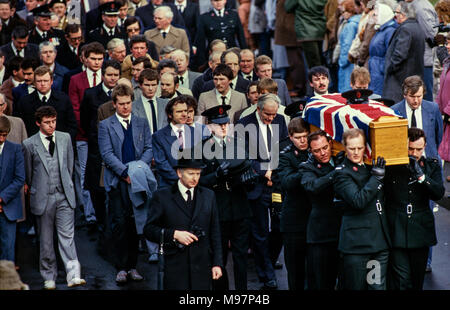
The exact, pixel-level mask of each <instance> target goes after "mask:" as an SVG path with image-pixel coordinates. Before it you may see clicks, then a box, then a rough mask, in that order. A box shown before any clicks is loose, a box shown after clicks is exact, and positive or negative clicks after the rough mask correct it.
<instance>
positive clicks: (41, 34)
mask: <svg viewBox="0 0 450 310" xmlns="http://www.w3.org/2000/svg"><path fill="white" fill-rule="evenodd" d="M36 31H37V33H39V35H40V36H41V37H43V36H44V31H41V30H39V28H38V27H36ZM46 32H47V35H48V31H46Z"/></svg>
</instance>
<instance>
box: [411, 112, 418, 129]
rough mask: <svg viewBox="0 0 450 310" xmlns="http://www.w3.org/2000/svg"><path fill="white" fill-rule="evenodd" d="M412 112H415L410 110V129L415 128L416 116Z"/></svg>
mask: <svg viewBox="0 0 450 310" xmlns="http://www.w3.org/2000/svg"><path fill="white" fill-rule="evenodd" d="M414 112H416V110H412V115H411V128H412V127H417V121H416V116H415V115H414Z"/></svg>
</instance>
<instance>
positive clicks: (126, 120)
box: [123, 119, 130, 130]
mask: <svg viewBox="0 0 450 310" xmlns="http://www.w3.org/2000/svg"><path fill="white" fill-rule="evenodd" d="M123 121H124V122H125V124H127V128H125V129H126V130H128V127H130V120H128V119H124V120H123Z"/></svg>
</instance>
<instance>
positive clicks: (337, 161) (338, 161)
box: [334, 151, 345, 166]
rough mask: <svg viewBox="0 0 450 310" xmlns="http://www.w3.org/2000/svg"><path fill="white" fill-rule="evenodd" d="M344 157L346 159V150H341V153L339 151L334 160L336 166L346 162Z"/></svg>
mask: <svg viewBox="0 0 450 310" xmlns="http://www.w3.org/2000/svg"><path fill="white" fill-rule="evenodd" d="M344 159H345V151H340V152H339V153H337V154H336V157H335V161H334V162H335V164H336V166H338V165H340V164H342V163H343V162H344Z"/></svg>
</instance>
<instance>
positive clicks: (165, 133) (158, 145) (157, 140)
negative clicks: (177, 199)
mask: <svg viewBox="0 0 450 310" xmlns="http://www.w3.org/2000/svg"><path fill="white" fill-rule="evenodd" d="M184 131H185V144H186V145H185V149H186V148H187V149H189V148H191V147H192V146H193V145H194V129H193V128H192V127H190V126H188V125H185V126H184ZM187 131H189V135H188V134H187ZM189 138H190V139H189ZM189 141H190V142H189ZM199 142H200V141H199ZM152 145H153V156H154V159H155V164H156V172H157V179H158V186H159V188H161V187H165V186H169V185H172V184H173V183H174V182H175V181H177V180H178V176H177V174H176V173H175V169H174V168H173V167H174V166H175V165H176V164H177V158H175V157H174V156H172V154H177V153H178V149H179V147H180V145H179V143H178V140H177V135H176V133H175V132H173V130H172V127H171V126H170V124H169V125H167V126H166V127H164V128H162V129H160V130H158V131H157V132H155V133H154V134H153V136H152ZM172 148H173V152H172Z"/></svg>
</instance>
